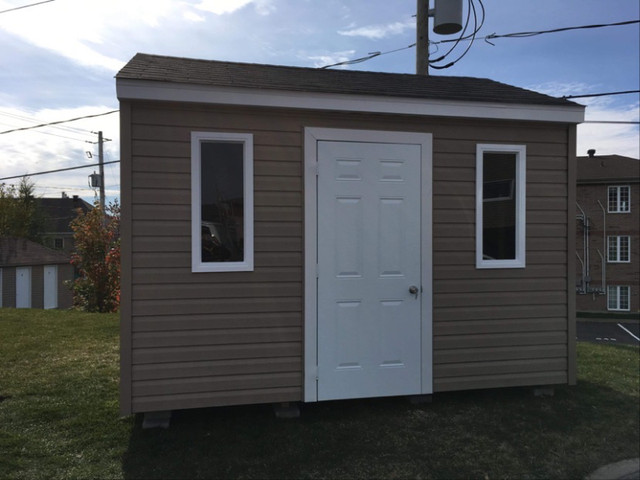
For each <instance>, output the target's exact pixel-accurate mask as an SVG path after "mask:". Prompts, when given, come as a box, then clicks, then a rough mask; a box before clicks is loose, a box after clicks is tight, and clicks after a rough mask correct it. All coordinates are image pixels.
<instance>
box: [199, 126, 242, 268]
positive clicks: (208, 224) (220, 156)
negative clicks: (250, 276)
mask: <svg viewBox="0 0 640 480" xmlns="http://www.w3.org/2000/svg"><path fill="white" fill-rule="evenodd" d="M191 249H192V253H191V269H192V271H193V272H231V271H234V272H240V271H253V136H252V135H251V134H242V133H216V132H192V133H191Z"/></svg>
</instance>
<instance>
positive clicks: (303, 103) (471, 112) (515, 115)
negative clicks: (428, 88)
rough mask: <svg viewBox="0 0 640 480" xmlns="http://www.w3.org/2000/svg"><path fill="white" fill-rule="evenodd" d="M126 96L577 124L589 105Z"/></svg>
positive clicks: (125, 86)
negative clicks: (585, 106)
mask: <svg viewBox="0 0 640 480" xmlns="http://www.w3.org/2000/svg"><path fill="white" fill-rule="evenodd" d="M116 92H117V95H118V99H120V100H157V101H166V102H187V103H201V104H203V103H204V104H219V105H241V106H253V107H272V108H295V109H306V110H332V111H343V112H346V111H348V112H363V113H388V114H400V115H418V116H430V117H434V116H435V117H458V118H482V119H493V120H528V121H540V122H558V123H572V124H577V123H581V122H583V121H584V110H585V108H584V107H583V106H581V105H576V106H556V105H529V104H527V105H524V104H510V103H500V102H463V101H454V100H435V99H425V98H413V97H398V96H381V95H365V94H363V95H354V94H336V93H322V92H298V91H287V90H271V89H269V90H267V89H251V88H238V87H219V86H210V85H197V84H185V83H169V82H158V81H149V80H135V79H121V78H119V79H117V80H116Z"/></svg>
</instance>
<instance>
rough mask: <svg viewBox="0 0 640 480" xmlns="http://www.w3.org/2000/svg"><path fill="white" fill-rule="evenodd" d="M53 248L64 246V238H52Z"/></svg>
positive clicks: (57, 248)
mask: <svg viewBox="0 0 640 480" xmlns="http://www.w3.org/2000/svg"><path fill="white" fill-rule="evenodd" d="M53 248H55V249H56V250H62V249H63V248H64V238H54V239H53Z"/></svg>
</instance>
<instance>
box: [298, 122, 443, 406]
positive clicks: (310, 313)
mask: <svg viewBox="0 0 640 480" xmlns="http://www.w3.org/2000/svg"><path fill="white" fill-rule="evenodd" d="M322 140H326V141H343V142H363V143H399V144H411V145H420V147H421V155H422V158H421V163H422V169H421V170H422V178H421V189H422V196H421V203H422V209H421V211H422V215H421V221H422V226H421V235H422V244H421V250H422V259H423V264H422V310H421V316H422V321H421V325H422V332H421V337H422V338H421V345H422V348H421V356H422V362H421V364H422V374H421V384H422V392H421V393H423V394H430V393H433V338H432V337H433V336H432V314H433V295H432V291H433V275H432V272H433V261H432V260H433V259H432V181H431V178H432V135H431V134H430V133H416V132H390V131H377V130H348V129H335V128H315V127H306V128H305V129H304V205H305V206H304V218H305V220H304V222H305V224H304V234H305V237H304V238H305V240H304V249H305V258H304V262H305V263H304V264H305V272H304V275H305V292H304V319H305V320H304V332H305V333H304V373H305V375H304V401H305V402H317V401H318V382H317V376H318V336H317V334H318V295H317V280H316V279H317V259H318V245H317V239H318V231H317V225H318V218H317V217H318V202H317V199H318V182H317V172H318V153H317V152H318V150H317V142H318V141H322Z"/></svg>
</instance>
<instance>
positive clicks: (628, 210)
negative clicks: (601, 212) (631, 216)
mask: <svg viewBox="0 0 640 480" xmlns="http://www.w3.org/2000/svg"><path fill="white" fill-rule="evenodd" d="M612 188H615V189H616V208H617V209H616V210H609V207H610V204H609V191H610V190H611V189H612ZM622 188H626V189H627V198H628V205H627V209H626V210H620V189H622ZM607 213H616V214H617V213H621V214H624V213H631V185H607Z"/></svg>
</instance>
